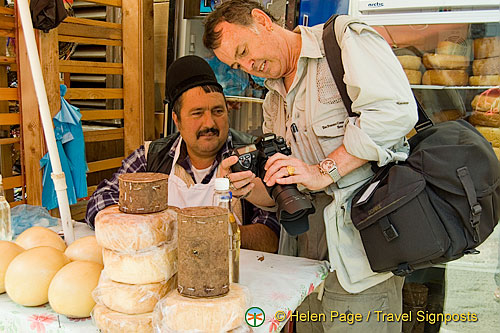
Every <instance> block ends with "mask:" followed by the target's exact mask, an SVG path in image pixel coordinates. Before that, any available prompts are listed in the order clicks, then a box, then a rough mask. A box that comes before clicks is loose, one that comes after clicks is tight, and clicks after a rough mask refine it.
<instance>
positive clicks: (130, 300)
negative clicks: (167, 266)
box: [93, 274, 177, 314]
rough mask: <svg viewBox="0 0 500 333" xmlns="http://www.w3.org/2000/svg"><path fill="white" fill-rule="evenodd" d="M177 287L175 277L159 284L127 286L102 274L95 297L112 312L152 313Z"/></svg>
mask: <svg viewBox="0 0 500 333" xmlns="http://www.w3.org/2000/svg"><path fill="white" fill-rule="evenodd" d="M176 287H177V278H176V276H175V275H174V276H173V277H171V278H170V279H169V280H168V281H162V282H158V283H148V284H127V283H120V282H115V281H113V280H111V279H109V278H108V277H107V276H106V275H105V274H102V275H101V278H100V279H99V284H98V285H97V288H96V289H95V290H94V293H93V296H94V299H95V301H96V302H97V303H99V304H102V305H105V306H106V307H107V308H108V309H110V310H112V311H117V312H121V313H126V314H141V313H147V312H152V311H153V309H154V307H155V305H156V303H158V301H159V300H160V299H162V298H163V297H164V296H165V295H166V294H167V293H168V292H170V291H171V290H174V289H175V288H176Z"/></svg>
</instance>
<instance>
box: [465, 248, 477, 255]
mask: <svg viewBox="0 0 500 333" xmlns="http://www.w3.org/2000/svg"><path fill="white" fill-rule="evenodd" d="M479 253H481V252H479V251H478V250H476V249H468V250H465V251H464V254H479Z"/></svg>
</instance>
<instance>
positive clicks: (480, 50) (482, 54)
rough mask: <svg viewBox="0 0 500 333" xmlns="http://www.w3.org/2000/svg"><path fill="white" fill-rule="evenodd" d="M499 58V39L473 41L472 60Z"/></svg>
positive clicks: (486, 38) (490, 38) (489, 38)
mask: <svg viewBox="0 0 500 333" xmlns="http://www.w3.org/2000/svg"><path fill="white" fill-rule="evenodd" d="M491 57H500V37H499V36H497V37H485V38H478V39H474V58H476V59H483V58H491Z"/></svg>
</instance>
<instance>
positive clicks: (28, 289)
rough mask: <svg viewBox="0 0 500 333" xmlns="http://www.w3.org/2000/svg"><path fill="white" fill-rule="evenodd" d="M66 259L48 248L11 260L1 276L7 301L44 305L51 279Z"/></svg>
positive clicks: (36, 249) (27, 251)
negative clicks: (3, 276)
mask: <svg viewBox="0 0 500 333" xmlns="http://www.w3.org/2000/svg"><path fill="white" fill-rule="evenodd" d="M68 262H69V259H68V258H67V257H66V256H65V255H64V253H62V252H61V251H59V250H56V249H54V248H53V247H50V246H41V247H35V248H32V249H29V250H26V251H24V252H22V253H21V254H19V255H18V256H17V257H15V258H14V259H13V260H12V261H11V263H10V265H9V267H8V268H7V273H6V274H5V289H6V290H7V294H8V295H9V297H10V299H12V300H13V301H14V302H16V303H18V304H21V305H24V306H37V305H42V304H45V303H47V302H48V300H49V298H48V290H49V285H50V282H51V281H52V278H53V277H54V276H55V275H56V273H57V272H58V271H59V270H60V269H61V268H62V267H63V266H64V265H66V264H67V263H68Z"/></svg>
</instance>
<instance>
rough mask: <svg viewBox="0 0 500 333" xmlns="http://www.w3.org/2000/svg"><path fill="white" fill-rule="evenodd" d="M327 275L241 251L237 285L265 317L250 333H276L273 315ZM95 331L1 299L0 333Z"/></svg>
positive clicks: (291, 260) (317, 264)
mask: <svg viewBox="0 0 500 333" xmlns="http://www.w3.org/2000/svg"><path fill="white" fill-rule="evenodd" d="M86 229H87V230H86ZM75 234H76V235H77V238H78V237H82V235H88V234H89V229H88V228H87V227H86V226H85V225H83V224H81V223H79V224H78V229H77V230H76V232H75ZM327 273H328V265H327V263H326V262H322V261H316V260H310V259H305V258H296V257H287V256H281V255H277V254H270V253H264V252H256V251H248V250H241V254H240V283H241V284H242V285H244V286H247V287H248V288H249V290H250V294H251V299H252V301H251V304H250V306H251V307H253V306H255V307H259V308H261V309H262V310H263V311H264V313H265V321H264V324H262V326H259V327H256V328H253V332H266V333H270V332H275V331H276V332H279V331H280V330H281V328H282V327H283V326H284V324H285V321H283V322H278V321H277V320H276V319H275V318H274V314H275V313H276V312H277V311H284V312H285V313H286V314H290V313H291V312H293V311H294V310H295V309H296V308H297V307H298V306H299V305H300V303H301V302H302V301H303V300H304V298H305V297H306V296H307V295H308V294H309V293H310V292H312V291H313V290H314V288H316V287H317V286H318V285H319V284H320V283H321V282H322V281H323V280H324V279H325V278H326V275H327ZM245 325H246V324H245ZM98 331H99V330H98V329H97V328H96V326H95V325H94V324H93V323H92V320H91V319H90V318H86V319H68V318H67V317H66V316H63V315H59V314H57V313H55V312H54V311H53V310H52V309H51V307H50V305H49V304H45V305H42V306H38V307H24V306H21V305H18V304H16V303H14V302H12V301H11V300H10V299H9V297H8V296H7V294H5V293H4V294H1V295H0V332H12V333H25V332H26V333H27V332H37V333H52V332H71V333H83V332H98Z"/></svg>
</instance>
